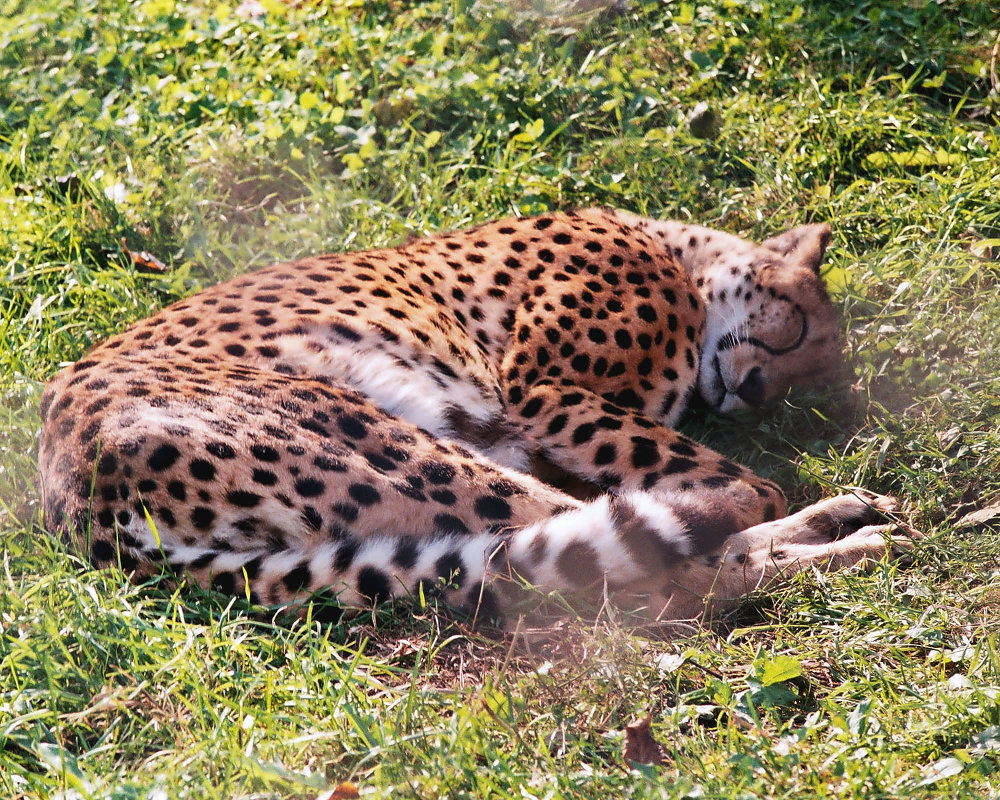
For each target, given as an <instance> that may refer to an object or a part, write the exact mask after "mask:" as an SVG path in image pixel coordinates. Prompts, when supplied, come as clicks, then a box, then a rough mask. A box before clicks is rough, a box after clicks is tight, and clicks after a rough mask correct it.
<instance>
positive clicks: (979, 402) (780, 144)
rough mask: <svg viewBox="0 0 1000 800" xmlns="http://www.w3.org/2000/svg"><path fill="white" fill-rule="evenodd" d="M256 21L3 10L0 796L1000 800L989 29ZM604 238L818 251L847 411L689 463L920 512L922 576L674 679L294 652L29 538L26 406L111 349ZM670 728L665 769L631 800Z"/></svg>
mask: <svg viewBox="0 0 1000 800" xmlns="http://www.w3.org/2000/svg"><path fill="white" fill-rule="evenodd" d="M262 3H263V8H264V9H265V10H266V13H265V14H264V15H262V16H258V17H251V18H246V17H243V16H240V15H239V14H237V13H236V8H235V6H234V5H233V4H232V3H229V4H226V3H220V4H217V3H204V2H200V0H195V2H191V3H183V4H182V3H175V2H174V0H146V1H145V2H142V1H140V0H135V1H134V2H127V0H76V2H75V3H66V2H56V1H55V0H31V1H30V2H29V1H28V0H0V9H2V14H0V76H2V80H0V545H2V562H0V793H2V794H3V795H4V796H6V797H14V798H22V797H23V798H43V797H55V796H58V797H67V798H68V797H82V798H91V797H93V798H98V797H100V798H104V797H108V798H138V797H143V798H168V797H169V798H180V797H197V798H236V797H241V798H251V797H253V798H264V797H280V798H293V797H294V798H300V797H301V798H318V797H324V796H327V795H328V794H329V793H330V792H331V790H333V789H335V788H336V787H338V786H340V785H341V784H343V783H344V782H348V781H350V782H353V783H354V784H355V785H356V786H357V787H358V791H360V792H361V794H362V796H365V797H368V796H371V797H389V796H392V797H399V796H402V797H449V798H462V797H470V798H472V797H475V798H480V797H498V798H504V797H519V798H520V797H539V798H541V797H544V798H565V797H572V798H586V797H592V798H606V797H628V798H647V797H649V798H653V797H656V798H659V797H671V798H674V797H677V798H681V797H712V798H716V797H719V798H751V797H789V798H790V797H836V798H862V797H864V798H869V797H899V796H906V797H940V796H949V797H956V798H966V797H969V798H972V797H1000V636H998V631H1000V570H998V566H997V565H998V563H1000V537H998V535H997V533H996V526H995V525H990V524H989V523H988V522H987V523H986V524H985V525H980V526H978V527H976V526H966V527H962V526H961V525H958V524H956V523H957V522H958V520H959V518H960V517H961V516H962V515H963V514H964V513H966V512H968V511H971V510H976V509H982V508H984V507H987V506H989V505H990V504H991V503H993V502H995V501H996V500H997V499H998V495H1000V425H998V423H997V419H998V416H1000V399H998V398H1000V333H998V331H1000V305H998V304H997V302H996V296H997V291H998V283H1000V137H998V128H997V123H998V121H1000V119H998V114H1000V96H998V91H1000V86H998V85H997V77H996V74H997V70H998V64H997V55H996V54H997V42H998V35H1000V19H998V17H997V14H996V11H995V10H991V9H990V8H989V5H988V4H987V3H980V2H971V1H969V2H959V1H958V0H942V2H923V0H917V1H916V2H912V3H908V4H905V5H902V4H895V3H888V2H879V1H878V0H875V1H873V2H860V1H858V2H854V1H852V0H836V2H829V3H817V4H812V5H807V6H802V5H800V4H798V3H795V2H793V0H753V2H751V1H750V0H707V1H706V2H704V3H700V4H695V3H685V2H645V3H637V4H635V5H633V6H631V7H630V8H629V9H628V10H627V11H626V13H624V14H621V15H619V16H600V17H595V16H590V17H581V18H575V19H567V18H566V17H565V16H564V15H560V14H559V13H549V12H548V11H547V10H546V8H545V7H544V6H543V5H542V4H532V3H525V4H523V5H522V6H521V7H520V10H517V11H512V10H509V9H508V8H507V7H506V5H505V4H503V3H500V2H495V1H491V0H480V2H477V3H475V4H472V3H469V2H467V0H452V2H443V1H442V0H427V2H417V1H416V0H382V1H381V2H361V0H344V1H343V2H336V3H319V2H318V3H301V4H292V5H288V6H285V5H281V4H279V3H277V2H276V1H275V0H262ZM702 102H704V103H707V104H708V106H709V108H710V110H711V111H712V112H713V113H714V114H715V117H716V120H717V124H716V126H715V128H714V130H713V131H710V134H711V135H710V136H709V137H708V138H698V137H696V136H694V135H692V133H691V132H690V131H689V130H688V127H687V125H686V119H687V117H688V115H689V114H690V113H691V111H692V110H693V109H694V108H695V106H696V105H698V104H699V103H702ZM596 203H600V204H609V205H616V206H621V207H624V208H627V209H630V210H634V211H638V212H646V213H650V214H656V215H663V216H670V217H690V218H692V219H694V220H695V221H697V222H699V223H702V224H708V225H714V226H717V227H721V228H725V229H727V230H731V231H735V232H740V233H743V234H745V235H747V236H751V237H759V238H763V237H764V236H766V235H770V234H772V233H775V232H777V231H779V230H780V229H783V228H786V227H790V226H792V225H795V224H799V223H802V222H806V221H823V220H825V221H829V222H830V223H831V225H832V226H833V228H834V232H835V240H834V243H833V245H832V247H831V250H830V253H829V268H828V271H827V273H826V276H827V280H828V283H829V285H830V287H831V290H832V291H833V293H834V295H835V296H836V298H837V301H838V303H839V304H840V305H841V306H842V307H843V309H844V332H845V342H846V349H847V353H848V357H849V360H850V363H851V365H852V369H853V372H854V374H853V376H852V377H851V378H850V379H849V380H847V381H836V382H833V383H832V385H831V387H830V389H829V390H828V391H825V392H820V393H813V394H805V395H802V394H799V395H793V396H792V397H790V398H789V400H788V401H787V402H786V403H784V404H782V405H781V406H780V407H778V408H776V409H771V410H770V411H769V412H768V414H767V415H766V416H764V417H760V418H758V417H750V416H743V417H739V418H737V419H736V420H733V419H728V420H719V419H714V418H706V417H698V416H696V417H692V418H691V419H689V420H688V421H687V422H686V423H685V427H686V429H687V430H688V431H689V432H691V433H692V434H694V435H697V436H699V437H701V438H703V439H704V440H706V441H708V442H710V443H711V444H713V445H714V446H715V447H717V448H719V449H721V450H724V451H725V452H727V453H729V454H731V455H733V456H735V457H737V458H739V459H741V460H742V461H744V462H745V463H747V464H749V465H751V466H754V467H755V468H756V469H758V470H759V471H761V472H763V473H765V474H769V475H773V476H774V477H775V478H776V479H777V480H779V481H780V482H781V483H782V485H783V486H784V487H786V488H787V489H788V490H789V494H790V496H791V497H792V498H793V500H794V501H795V502H796V503H803V502H806V501H808V500H811V499H816V498H818V497H820V496H823V495H826V494H829V493H832V492H834V491H836V490H837V488H838V487H841V486H848V485H862V486H866V487H868V488H871V489H874V490H877V491H881V492H888V493H892V494H895V495H897V496H898V497H900V498H901V499H902V501H903V503H904V508H905V512H906V515H907V517H908V518H909V520H910V521H911V522H912V524H914V525H915V526H917V527H919V528H921V529H923V530H925V531H927V532H929V533H930V534H932V535H931V536H930V537H929V538H928V539H927V540H926V541H925V542H924V543H922V544H921V546H920V548H919V549H918V551H917V552H916V553H915V555H914V556H913V558H912V559H911V561H910V563H908V564H901V565H900V564H881V565H879V566H878V567H877V568H876V569H874V570H873V571H872V572H871V573H870V574H856V573H852V574H835V575H818V574H810V575H803V576H800V577H799V578H797V579H796V580H795V581H794V583H793V584H792V585H791V586H790V587H788V588H787V589H783V590H781V591H779V592H775V593H771V594H769V595H768V596H761V597H756V598H753V599H752V600H751V601H749V602H748V603H747V604H746V605H745V606H744V607H743V608H742V609H741V610H740V611H738V612H737V613H735V614H732V615H730V616H728V617H726V618H724V619H722V620H719V621H718V622H717V624H716V625H715V626H714V627H713V628H711V629H705V630H698V631H694V630H692V631H691V632H689V633H688V634H687V635H685V636H682V637H677V638H673V639H663V638H661V637H655V636H650V635H648V634H647V633H644V632H643V631H641V630H637V629H636V628H635V627H634V626H630V625H629V624H628V620H620V619H618V618H617V616H616V614H615V613H614V612H611V611H609V612H608V613H607V614H605V615H603V616H602V617H601V618H600V619H598V620H597V621H596V622H582V621H575V620H567V621H566V622H565V623H563V624H561V625H559V626H556V627H555V628H553V630H552V631H551V632H549V634H548V635H547V636H545V637H542V638H541V639H539V638H535V637H522V636H518V637H515V638H514V639H508V640H503V641H500V642H491V641H487V640H482V639H478V638H476V637H473V636H469V635H467V632H466V631H464V630H463V629H462V628H460V627H455V626H450V627H449V626H448V625H447V624H446V623H445V622H444V621H442V620H441V619H439V618H437V617H435V616H434V615H433V614H431V613H425V612H423V611H421V609H419V608H418V609H416V610H415V611H414V610H413V609H409V608H408V609H405V610H404V612H403V613H398V611H399V610H397V613H396V614H393V610H392V609H382V610H379V612H378V614H377V622H378V623H379V624H378V625H377V626H376V625H374V624H373V620H372V619H370V618H361V619H357V620H355V621H353V622H351V623H345V624H344V625H341V626H320V625H318V624H313V623H311V622H309V621H308V620H307V621H302V622H296V623H272V622H269V621H266V620H262V619H259V618H256V617H251V616H247V615H246V614H242V613H239V611H238V610H237V609H234V608H230V607H226V606H225V605H222V604H221V603H220V601H219V599H218V598H215V597H210V596H205V595H201V594H198V593H197V592H194V591H190V590H188V591H184V592H179V593H176V594H174V593H170V592H166V591H164V590H157V589H150V588H148V587H147V588H135V587H132V586H129V585H128V584H127V583H125V582H124V580H123V579H122V577H121V576H120V575H118V574H115V573H113V572H107V573H98V572H94V571H92V570H90V569H88V567H87V566H85V565H83V564H81V563H80V562H79V561H77V560H76V559H75V558H74V557H73V556H72V555H71V554H68V553H66V552H65V551H64V550H63V549H62V548H61V547H60V546H59V544H58V543H56V542H54V541H53V540H52V539H50V538H49V537H48V536H47V535H46V534H45V532H44V530H43V529H42V527H41V520H40V514H39V511H38V495H37V490H36V488H35V477H34V475H35V464H34V448H35V441H36V438H37V433H38V420H37V404H38V397H39V394H40V392H41V387H42V386H43V384H44V382H45V380H46V379H47V378H48V377H50V376H51V375H52V374H53V373H54V372H55V371H56V370H57V369H58V368H59V366H60V365H61V364H64V363H67V362H70V361H73V360H75V359H76V358H78V357H79V356H80V355H82V354H83V352H85V351H86V349H87V348H88V347H89V346H91V345H92V344H93V343H94V342H96V341H98V340H100V339H101V338H103V337H105V336H107V335H109V334H111V333H113V332H115V331H118V330H121V329H122V328H124V327H125V326H127V325H128V324H130V323H131V322H132V321H134V320H136V319H139V318H141V317H143V316H145V315H147V314H148V313H149V312H150V311H152V310H153V309H155V308H158V307H160V306H162V305H164V304H166V303H168V302H170V301H172V300H174V299H176V298H178V297H181V296H183V295H185V294H188V293H190V292H193V291H195V290H197V289H198V288H199V287H201V286H205V285H207V284H209V283H211V282H214V281H216V280H218V279H220V278H223V277H226V276H228V275H231V274H234V273H236V272H241V271H244V270H247V269H250V268H252V267H256V266H260V265H263V264H266V263H268V262H270V261H273V260H277V259H288V258H292V257H295V256H298V255H300V254H304V253H313V252H318V251H323V250H338V249H356V248H359V247H363V246H369V245H387V244H392V243H394V242H397V241H399V240H401V239H403V238H405V237H406V236H409V235H411V234H422V233H425V232H432V231H437V230H441V229H445V228H450V227H457V226H461V225H466V224H469V223H474V222H478V221H482V220H487V219H490V218H495V217H497V216H500V215H504V214H509V213H530V212H535V211H540V210H543V209H549V208H568V207H572V206H579V205H589V204H596ZM123 240H124V242H125V245H126V246H127V248H128V250H126V249H125V248H123V246H122V241H123ZM140 251H148V252H149V253H152V254H153V255H155V256H157V257H158V258H160V259H162V260H163V261H164V262H165V263H166V264H167V267H168V268H167V269H166V270H165V271H162V272H157V271H150V270H147V269H141V268H139V267H137V266H136V265H135V264H134V263H133V261H132V259H131V258H130V257H129V255H128V253H129V252H132V253H138V252H140ZM647 714H651V715H652V720H653V726H652V730H653V734H654V736H656V737H657V739H658V740H659V741H660V742H661V744H662V745H663V749H664V751H665V756H666V758H665V762H664V765H663V766H661V767H659V768H652V767H650V768H639V769H629V768H627V766H626V765H625V764H624V762H623V760H622V744H623V740H624V733H623V729H624V726H625V725H626V724H627V723H629V722H632V721H634V720H636V719H638V718H641V717H643V716H645V715H647ZM340 791H341V796H350V790H349V789H348V788H347V787H345V786H340Z"/></svg>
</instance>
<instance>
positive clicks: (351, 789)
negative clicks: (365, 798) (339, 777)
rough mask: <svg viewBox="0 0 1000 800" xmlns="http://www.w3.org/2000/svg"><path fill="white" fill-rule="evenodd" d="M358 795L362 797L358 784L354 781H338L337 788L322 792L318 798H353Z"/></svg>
mask: <svg viewBox="0 0 1000 800" xmlns="http://www.w3.org/2000/svg"><path fill="white" fill-rule="evenodd" d="M356 797H361V795H360V794H359V793H358V787H357V786H355V785H354V784H353V783H338V784H337V786H336V788H334V789H333V790H332V791H329V792H327V793H326V794H321V795H320V796H319V797H317V798H316V800H353V798H356Z"/></svg>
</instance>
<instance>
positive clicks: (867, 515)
mask: <svg viewBox="0 0 1000 800" xmlns="http://www.w3.org/2000/svg"><path fill="white" fill-rule="evenodd" d="M898 507H899V503H898V502H897V501H896V499H895V498H893V497H888V496H886V495H880V494H875V493H874V492H869V491H866V490H864V489H855V490H853V491H852V492H850V493H848V494H842V495H837V496H836V497H830V498H827V499H826V500H820V501H819V502H818V503H814V504H813V505H811V506H807V507H806V508H804V509H802V510H801V511H799V512H797V513H795V514H792V515H791V516H789V517H785V519H783V520H779V521H778V522H777V523H776V524H775V525H774V526H772V529H771V530H770V531H769V532H768V533H769V534H770V539H771V541H773V542H774V543H779V544H826V543H828V542H834V541H839V540H841V539H844V538H846V537H848V536H851V535H853V534H855V533H856V532H857V531H859V530H861V529H862V528H865V527H866V526H870V525H885V524H887V523H888V522H889V521H891V519H890V517H891V515H892V513H893V512H894V511H896V509H897V508H898Z"/></svg>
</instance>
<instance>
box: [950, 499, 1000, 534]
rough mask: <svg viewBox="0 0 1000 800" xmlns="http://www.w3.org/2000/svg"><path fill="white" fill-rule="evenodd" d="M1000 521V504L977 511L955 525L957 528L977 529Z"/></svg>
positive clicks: (993, 504)
mask: <svg viewBox="0 0 1000 800" xmlns="http://www.w3.org/2000/svg"><path fill="white" fill-rule="evenodd" d="M998 520H1000V503H991V504H990V505H988V506H986V507H985V508H980V509H977V510H976V511H972V512H970V513H968V514H966V515H965V516H964V517H962V518H961V519H960V520H959V521H958V522H956V523H955V527H956V528H975V527H976V526H978V525H986V524H988V523H991V522H997V521H998Z"/></svg>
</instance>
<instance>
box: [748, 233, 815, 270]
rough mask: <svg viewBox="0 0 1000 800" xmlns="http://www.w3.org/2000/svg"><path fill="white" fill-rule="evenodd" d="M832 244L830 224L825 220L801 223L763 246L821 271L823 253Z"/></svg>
mask: <svg viewBox="0 0 1000 800" xmlns="http://www.w3.org/2000/svg"><path fill="white" fill-rule="evenodd" d="M828 244H830V226H829V225H827V224H826V223H825V222H823V223H819V224H817V225H800V226H799V227H798V228H792V229H791V230H790V231H785V232H784V233H782V234H779V235H778V236H774V237H772V238H771V239H768V240H767V241H765V242H761V246H762V247H766V248H767V249H768V250H773V251H774V252H775V253H780V254H781V255H783V256H784V257H785V258H786V259H788V261H790V262H792V263H794V264H799V265H801V266H803V267H808V268H809V269H811V270H813V271H814V272H819V265H820V264H822V263H823V254H824V253H825V252H826V246H827V245H828Z"/></svg>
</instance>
